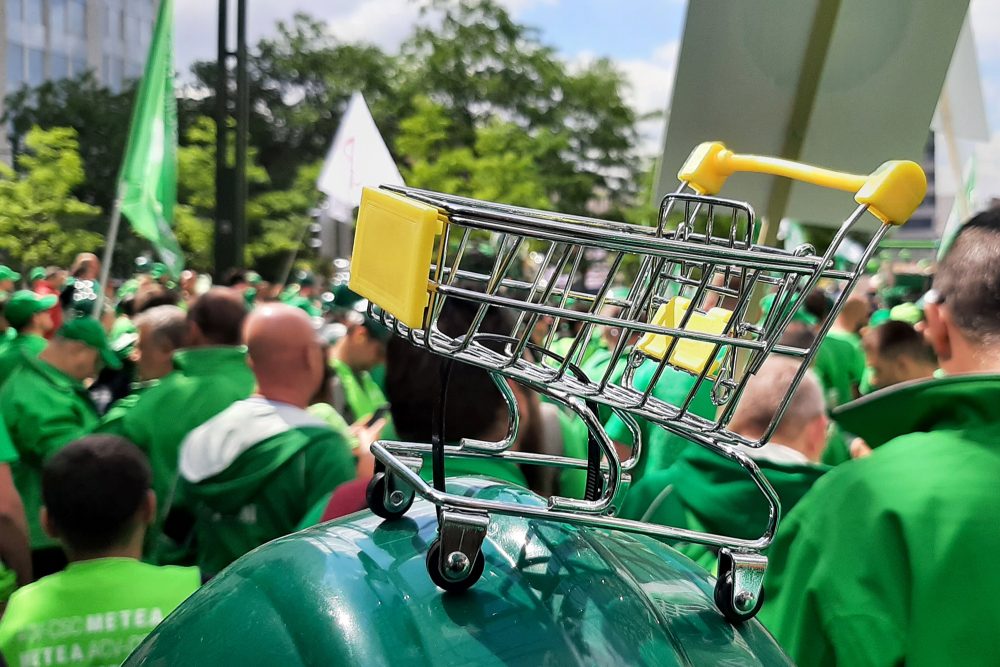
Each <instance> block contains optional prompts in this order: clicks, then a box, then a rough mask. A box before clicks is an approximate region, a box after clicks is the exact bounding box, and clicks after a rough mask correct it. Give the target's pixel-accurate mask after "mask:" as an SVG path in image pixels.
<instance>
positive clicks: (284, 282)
mask: <svg viewBox="0 0 1000 667" xmlns="http://www.w3.org/2000/svg"><path fill="white" fill-rule="evenodd" d="M307 231H309V223H306V225H305V227H303V228H302V231H301V232H300V233H299V240H298V242H297V243H296V244H295V249H294V250H292V254H291V256H290V257H289V258H288V263H287V264H285V271H284V274H283V275H282V276H281V286H282V287H284V286H285V285H287V284H288V277H289V276H290V275H292V267H293V266H295V259H296V258H297V257H298V256H299V250H301V249H302V241H304V240H305V238H306V232H307Z"/></svg>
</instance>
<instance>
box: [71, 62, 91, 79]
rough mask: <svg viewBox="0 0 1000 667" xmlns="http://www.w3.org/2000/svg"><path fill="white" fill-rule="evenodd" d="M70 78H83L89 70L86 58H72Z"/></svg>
mask: <svg viewBox="0 0 1000 667" xmlns="http://www.w3.org/2000/svg"><path fill="white" fill-rule="evenodd" d="M70 67H71V69H70V73H69V74H70V76H72V77H74V78H76V77H80V76H83V75H84V74H85V73H86V72H87V70H89V69H90V68H89V67H88V66H87V59H86V58H73V59H72V60H71V61H70Z"/></svg>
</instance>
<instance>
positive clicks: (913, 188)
mask: <svg viewBox="0 0 1000 667" xmlns="http://www.w3.org/2000/svg"><path fill="white" fill-rule="evenodd" d="M926 194H927V176H926V175H924V170H923V169H921V168H920V165H919V164H917V163H916V162H911V161H909V160H893V161H891V162H886V163H885V164H883V165H882V166H881V167H879V168H878V169H876V170H875V173H873V174H872V175H871V176H869V177H868V180H867V181H865V184H864V186H863V187H862V188H861V189H860V190H858V194H857V195H855V196H854V200H855V201H856V202H858V203H859V204H868V210H869V211H871V212H872V215H874V216H875V217H877V218H878V219H879V220H881V221H882V222H887V223H889V224H892V225H902V224H903V223H905V222H906V221H907V220H909V219H910V216H911V215H913V212H914V211H916V210H917V207H919V206H920V202H922V201H923V200H924V195H926Z"/></svg>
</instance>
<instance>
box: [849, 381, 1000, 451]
mask: <svg viewBox="0 0 1000 667" xmlns="http://www.w3.org/2000/svg"><path fill="white" fill-rule="evenodd" d="M997 406H1000V375H986V374H979V375H956V376H953V377H945V378H940V379H937V378H934V379H929V380H917V381H914V382H905V383H902V384H898V385H895V386H892V387H887V388H886V389H881V390H879V391H876V392H873V393H871V394H868V395H867V396H864V397H862V398H859V399H858V400H856V401H852V402H850V403H847V404H845V405H842V406H841V407H840V408H838V409H836V410H834V411H833V418H834V420H835V421H836V422H837V423H838V424H840V426H841V427H843V429H844V430H846V431H847V432H849V433H853V434H855V435H857V436H859V437H860V438H862V439H863V440H864V441H865V442H866V443H868V445H869V446H871V447H878V446H879V445H883V444H885V443H887V442H889V441H890V440H892V439H894V438H897V437H899V436H901V435H906V434H908V433H915V432H927V431H932V430H938V429H945V428H955V427H963V426H971V425H974V424H982V423H986V422H989V421H993V420H995V419H996V411H997ZM887 415H891V416H892V418H891V419H887V418H886V416H887Z"/></svg>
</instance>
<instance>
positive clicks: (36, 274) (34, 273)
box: [28, 266, 46, 282]
mask: <svg viewBox="0 0 1000 667" xmlns="http://www.w3.org/2000/svg"><path fill="white" fill-rule="evenodd" d="M45 274H46V271H45V267H44V266H36V267H35V268H33V269H32V270H31V272H30V273H29V274H28V280H30V281H31V282H35V281H36V280H45Z"/></svg>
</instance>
